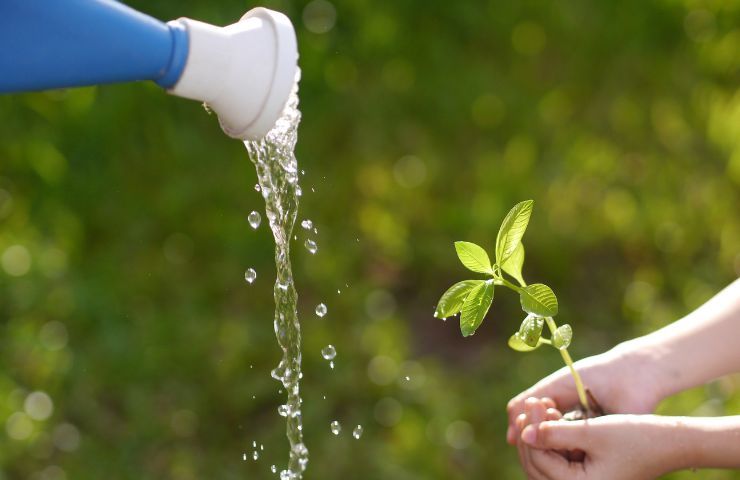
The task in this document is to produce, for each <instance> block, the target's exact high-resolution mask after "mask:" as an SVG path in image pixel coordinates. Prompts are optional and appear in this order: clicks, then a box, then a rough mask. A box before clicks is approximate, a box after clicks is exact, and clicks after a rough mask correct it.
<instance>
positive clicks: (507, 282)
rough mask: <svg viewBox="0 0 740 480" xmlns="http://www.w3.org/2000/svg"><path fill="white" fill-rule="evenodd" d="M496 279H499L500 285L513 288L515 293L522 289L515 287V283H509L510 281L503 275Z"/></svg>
mask: <svg viewBox="0 0 740 480" xmlns="http://www.w3.org/2000/svg"><path fill="white" fill-rule="evenodd" d="M497 280H500V282H501V283H500V285H503V286H505V287H509V288H510V289H512V290H514V291H515V292H516V293H519V292H520V291H521V290H522V288H521V287H517V286H516V285H514V284H513V283H511V282H510V281H508V280H506V279H505V278H503V277H501V278H500V279H497Z"/></svg>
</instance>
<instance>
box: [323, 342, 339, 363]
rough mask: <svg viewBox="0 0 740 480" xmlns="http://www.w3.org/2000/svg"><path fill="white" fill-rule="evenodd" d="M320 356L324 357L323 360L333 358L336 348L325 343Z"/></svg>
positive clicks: (335, 354)
mask: <svg viewBox="0 0 740 480" xmlns="http://www.w3.org/2000/svg"><path fill="white" fill-rule="evenodd" d="M321 356H322V357H324V360H334V358H335V357H336V356H337V349H336V348H334V345H327V346H325V347H324V348H322V349H321Z"/></svg>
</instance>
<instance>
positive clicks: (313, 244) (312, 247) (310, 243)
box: [306, 238, 319, 255]
mask: <svg viewBox="0 0 740 480" xmlns="http://www.w3.org/2000/svg"><path fill="white" fill-rule="evenodd" d="M318 249H319V246H318V245H316V242H314V241H313V240H311V239H310V238H309V239H307V240H306V250H308V251H309V252H310V253H311V254H312V255H313V254H314V253H316V251H317V250H318Z"/></svg>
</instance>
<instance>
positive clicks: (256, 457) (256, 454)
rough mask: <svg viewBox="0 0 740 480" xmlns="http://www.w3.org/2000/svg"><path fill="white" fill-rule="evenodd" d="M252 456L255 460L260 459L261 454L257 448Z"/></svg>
mask: <svg viewBox="0 0 740 480" xmlns="http://www.w3.org/2000/svg"><path fill="white" fill-rule="evenodd" d="M252 458H253V459H254V461H255V462H256V461H257V460H259V459H260V454H259V452H258V451H257V450H255V451H254V452H252Z"/></svg>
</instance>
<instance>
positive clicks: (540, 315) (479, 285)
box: [434, 200, 600, 413]
mask: <svg viewBox="0 0 740 480" xmlns="http://www.w3.org/2000/svg"><path fill="white" fill-rule="evenodd" d="M533 205H534V201H533V200H526V201H524V202H521V203H518V204H516V205H515V206H514V208H512V209H511V210H510V211H509V213H508V214H507V215H506V218H504V221H503V222H502V223H501V227H500V228H499V231H498V236H497V237H496V257H495V259H496V261H495V262H494V263H491V260H490V259H489V257H488V254H487V253H486V251H485V250H484V249H483V248H481V247H479V246H478V245H476V244H474V243H470V242H455V250H457V256H458V257H459V258H460V261H461V262H462V264H463V265H464V266H465V267H466V268H467V269H468V270H472V271H473V272H476V273H481V274H483V275H485V276H486V277H487V278H486V279H484V280H463V281H462V282H458V283H456V284H454V285H453V286H451V287H450V288H449V289H448V290H447V291H446V292H445V293H444V294H443V295H442V298H440V299H439V303H438V304H437V309H436V311H435V312H434V316H435V317H437V318H441V319H446V318H447V317H450V316H453V315H457V314H458V313H459V314H460V331H461V332H462V334H463V336H465V337H467V336H470V335H473V334H474V333H475V331H476V330H477V329H478V327H480V325H481V323H482V322H483V318H484V317H485V316H486V313H488V310H489V309H490V308H491V304H492V303H493V292H494V290H495V287H497V286H504V287H506V288H509V289H511V290H514V291H515V292H516V293H517V294H519V301H520V303H521V305H522V310H524V312H525V313H526V314H527V317H526V318H525V319H524V321H522V324H521V326H520V327H519V330H518V331H517V332H515V333H514V334H513V335H512V336H511V337H510V338H509V347H511V348H512V349H514V350H516V351H518V352H531V351H533V350H536V349H537V348H539V347H540V346H541V345H550V346H552V347H554V348H555V349H557V350H558V351H559V352H560V355H561V356H562V357H563V361H564V362H565V364H566V365H567V366H568V368H569V369H570V373H571V375H572V376H573V379H574V380H575V383H576V389H577V391H578V398H579V400H580V403H581V407H582V408H583V412H584V413H586V412H592V413H595V412H597V411H598V410H600V407H598V404H597V403H596V402H595V401H594V402H593V403H594V405H589V399H588V396H587V394H586V392H587V390H586V389H585V388H584V386H583V381H582V380H581V376H580V375H579V374H578V372H577V371H576V369H575V368H574V367H573V359H572V358H571V356H570V354H569V353H568V346H569V345H570V342H571V339H572V338H573V329H572V328H571V326H570V325H568V324H564V325H561V326H557V324H556V323H555V320H553V317H554V316H556V315H557V313H558V299H557V297H555V293H554V292H553V291H552V289H551V288H550V287H548V286H547V285H545V284H542V283H534V284H531V285H527V283H526V282H525V281H524V277H523V276H522V266H523V265H524V246H523V245H522V237H523V236H524V231H525V230H526V229H527V225H528V224H529V217H530V216H531V215H532V206H533ZM504 274H506V275H508V276H510V277H511V278H512V279H513V280H515V281H516V284H514V283H512V282H511V281H509V280H507V279H506V278H505V276H504ZM545 324H547V328H548V329H549V330H550V334H551V336H550V338H545V337H544V336H543V335H542V333H543V329H544V326H545ZM589 393H590V392H589ZM597 409H598V410H597Z"/></svg>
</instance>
